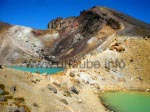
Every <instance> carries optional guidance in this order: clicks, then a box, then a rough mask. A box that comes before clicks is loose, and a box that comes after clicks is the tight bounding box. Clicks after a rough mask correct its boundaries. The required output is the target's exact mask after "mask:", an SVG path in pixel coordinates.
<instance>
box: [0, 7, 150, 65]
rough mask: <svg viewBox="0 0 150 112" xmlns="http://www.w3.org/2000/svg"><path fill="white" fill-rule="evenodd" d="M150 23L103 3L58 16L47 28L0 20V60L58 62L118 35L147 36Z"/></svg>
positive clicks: (95, 50)
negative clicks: (40, 28)
mask: <svg viewBox="0 0 150 112" xmlns="http://www.w3.org/2000/svg"><path fill="white" fill-rule="evenodd" d="M149 29H150V26H149V25H148V24H146V23H144V22H141V21H139V20H136V19H134V18H132V17H130V16H127V15H125V14H123V13H120V12H117V11H114V10H112V9H109V8H105V7H93V8H91V9H89V10H86V11H82V12H81V14H80V16H78V17H70V18H66V19H63V18H57V19H54V20H52V21H51V22H50V23H49V24H48V29H47V30H36V29H32V28H28V27H23V26H15V25H9V24H5V23H2V22H1V23H0V43H1V44H0V54H1V55H0V62H1V63H6V62H7V63H25V62H29V61H31V60H32V61H42V60H47V61H48V62H52V63H59V62H60V61H65V60H68V59H70V58H73V57H74V58H76V60H80V59H81V57H82V56H83V55H87V54H89V53H90V54H93V53H99V52H101V51H103V50H105V49H106V48H108V47H109V46H110V44H111V43H112V42H113V41H114V40H116V38H118V37H119V36H124V35H125V36H127V38H128V37H129V38H130V37H131V36H135V37H139V38H142V37H143V35H144V37H145V38H147V37H150V33H149Z"/></svg>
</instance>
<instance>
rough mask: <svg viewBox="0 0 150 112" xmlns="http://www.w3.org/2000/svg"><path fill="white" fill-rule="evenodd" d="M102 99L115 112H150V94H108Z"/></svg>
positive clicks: (103, 95) (102, 96)
mask: <svg viewBox="0 0 150 112" xmlns="http://www.w3.org/2000/svg"><path fill="white" fill-rule="evenodd" d="M100 98H101V100H102V102H103V104H104V105H105V106H106V107H107V108H108V109H110V110H113V111H114V112H150V93H144V92H108V93H104V94H102V95H101V96H100Z"/></svg>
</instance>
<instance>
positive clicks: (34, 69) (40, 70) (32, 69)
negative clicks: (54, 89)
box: [8, 66, 64, 74]
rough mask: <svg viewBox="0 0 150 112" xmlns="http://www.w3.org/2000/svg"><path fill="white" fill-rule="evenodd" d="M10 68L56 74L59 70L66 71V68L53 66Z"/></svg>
mask: <svg viewBox="0 0 150 112" xmlns="http://www.w3.org/2000/svg"><path fill="white" fill-rule="evenodd" d="M8 68H12V69H15V70H20V71H25V72H31V73H37V72H38V73H40V74H44V73H46V74H54V73H57V72H61V71H64V68H57V67H52V68H37V67H33V68H28V67H23V66H9V67H8Z"/></svg>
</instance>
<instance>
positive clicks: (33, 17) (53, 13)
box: [0, 0, 150, 29]
mask: <svg viewBox="0 0 150 112" xmlns="http://www.w3.org/2000/svg"><path fill="white" fill-rule="evenodd" d="M95 5H98V6H105V7H109V8H113V9H115V10H118V11H121V12H123V13H126V14H128V15H130V16H133V17H135V18H137V19H140V20H142V21H144V22H146V23H150V0H0V21H4V22H7V23H10V24H17V25H23V26H28V27H32V28H36V29H46V28H47V24H48V22H49V21H50V20H52V19H54V18H56V17H69V16H78V15H79V14H80V11H82V10H86V9H89V8H91V7H93V6H95Z"/></svg>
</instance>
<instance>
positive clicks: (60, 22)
mask: <svg viewBox="0 0 150 112" xmlns="http://www.w3.org/2000/svg"><path fill="white" fill-rule="evenodd" d="M74 20H75V17H70V18H66V19H63V18H61V17H59V18H57V19H54V20H52V21H51V22H50V23H49V24H48V29H54V30H62V29H63V28H66V27H69V26H70V25H71V24H72V23H73V21H74Z"/></svg>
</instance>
